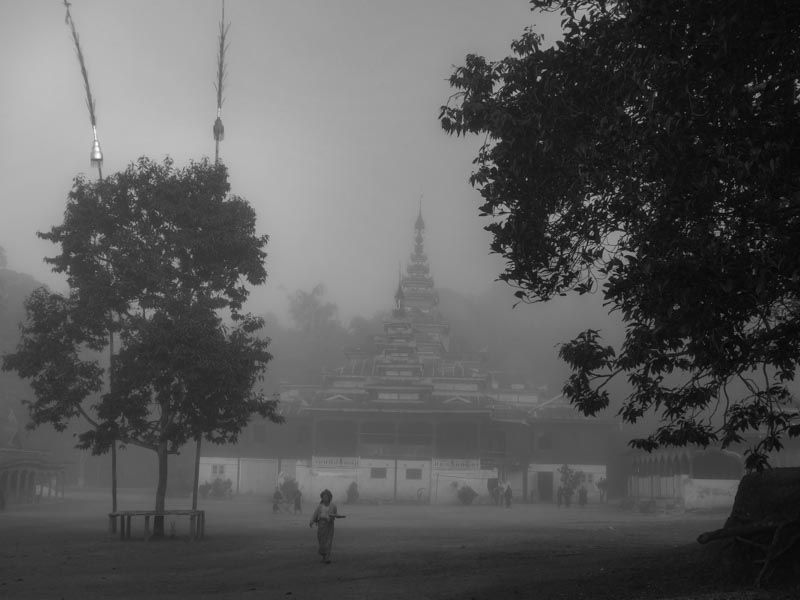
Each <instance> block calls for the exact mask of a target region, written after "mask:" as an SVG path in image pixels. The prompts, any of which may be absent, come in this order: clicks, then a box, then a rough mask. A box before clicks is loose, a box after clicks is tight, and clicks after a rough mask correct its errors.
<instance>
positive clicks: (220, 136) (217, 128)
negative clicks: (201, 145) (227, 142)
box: [214, 117, 225, 142]
mask: <svg viewBox="0 0 800 600" xmlns="http://www.w3.org/2000/svg"><path fill="white" fill-rule="evenodd" d="M224 139H225V127H224V126H223V125H222V119H220V118H219V117H217V120H216V121H214V140H216V141H217V142H221V141H222V140H224Z"/></svg>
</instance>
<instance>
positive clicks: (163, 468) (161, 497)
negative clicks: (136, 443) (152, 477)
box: [153, 441, 168, 537]
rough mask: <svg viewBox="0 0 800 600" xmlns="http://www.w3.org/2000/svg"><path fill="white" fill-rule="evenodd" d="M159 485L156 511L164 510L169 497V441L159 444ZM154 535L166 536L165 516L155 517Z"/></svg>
mask: <svg viewBox="0 0 800 600" xmlns="http://www.w3.org/2000/svg"><path fill="white" fill-rule="evenodd" d="M156 452H157V453H158V487H157V488H156V512H163V511H164V508H165V499H166V497H167V460H168V454H167V442H165V441H164V442H161V443H160V444H159V445H158V450H157V451H156ZM153 537H164V517H163V516H161V517H155V518H154V519H153Z"/></svg>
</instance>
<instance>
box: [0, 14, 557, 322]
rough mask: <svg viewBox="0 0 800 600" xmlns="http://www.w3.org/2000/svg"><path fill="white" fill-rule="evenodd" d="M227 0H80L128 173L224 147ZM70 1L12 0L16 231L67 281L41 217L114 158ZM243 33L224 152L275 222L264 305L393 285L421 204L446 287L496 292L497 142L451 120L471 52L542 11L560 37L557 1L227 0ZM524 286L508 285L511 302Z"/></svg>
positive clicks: (360, 307)
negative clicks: (322, 291)
mask: <svg viewBox="0 0 800 600" xmlns="http://www.w3.org/2000/svg"><path fill="white" fill-rule="evenodd" d="M220 6H221V3H220V2H219V0H213V1H212V0H208V1H202V0H171V1H169V2H163V1H155V0H136V1H133V0H120V1H117V2H107V1H102V0H79V1H75V2H73V3H72V7H71V12H72V17H73V19H74V22H75V24H76V27H77V30H78V33H79V35H80V43H81V45H82V49H83V53H84V56H85V60H86V67H87V70H88V77H89V83H90V86H91V89H92V94H93V95H94V97H95V100H96V114H97V131H98V138H99V141H100V144H101V146H102V149H103V153H104V157H105V161H104V165H103V173H104V174H105V175H108V174H111V173H115V172H117V171H120V170H122V169H124V168H125V166H126V165H127V164H128V163H130V162H131V161H134V160H135V159H137V158H138V157H139V156H142V155H147V156H149V157H151V158H153V159H155V160H161V159H162V158H163V157H165V156H167V155H169V156H171V157H173V158H174V159H175V161H176V164H177V165H178V166H181V165H184V164H186V162H187V161H188V160H190V159H199V158H201V157H203V156H211V157H213V155H214V140H213V137H212V132H211V128H212V124H213V122H214V118H215V117H216V93H215V90H214V87H213V83H214V81H215V73H216V51H217V31H218V24H219V20H220ZM64 16H65V9H64V6H63V5H61V3H59V2H57V1H55V0H51V1H47V2H44V1H29V0H24V1H23V0H9V1H5V2H2V3H0V52H2V56H3V57H4V59H3V61H1V62H0V81H2V82H3V90H4V92H3V94H2V95H0V114H2V119H3V125H4V127H3V130H4V141H3V144H2V149H1V150H0V152H2V157H1V159H0V171H1V172H2V177H0V198H2V202H3V219H2V220H0V246H3V247H4V248H5V250H6V254H7V257H8V266H9V268H11V269H13V270H16V271H20V272H25V273H29V274H31V275H32V276H34V277H35V278H36V279H37V280H39V281H42V282H44V283H46V284H48V285H50V286H51V287H53V288H54V289H56V290H61V289H63V288H64V281H63V279H62V278H60V277H58V276H56V275H54V274H52V273H51V272H50V270H49V267H48V266H47V265H45V264H44V263H43V261H42V259H43V258H44V257H45V256H52V255H54V254H56V250H57V249H56V248H54V247H53V246H52V245H51V244H50V243H48V242H44V241H42V240H38V239H37V237H36V235H35V234H36V232H37V231H46V230H48V229H49V228H50V227H52V226H54V225H56V224H59V223H60V222H61V218H62V215H63V210H64V205H65V201H66V197H67V193H68V192H69V190H70V188H71V185H72V179H73V178H74V177H75V176H76V175H77V174H78V173H86V174H87V176H88V177H93V176H95V175H96V171H94V170H93V169H92V168H91V167H90V165H89V151H90V149H91V144H92V132H91V126H90V120H89V115H88V111H87V108H86V105H85V92H84V89H83V81H82V79H81V75H80V69H79V65H78V61H77V59H76V56H75V51H74V47H73V43H72V39H71V37H70V34H69V29H68V27H67V26H66V25H65V21H64ZM225 19H226V21H228V22H230V31H229V42H230V47H229V50H228V52H227V55H226V63H227V71H228V74H227V80H226V84H225V88H224V96H225V101H224V104H223V107H222V120H223V122H224V125H225V139H224V141H223V142H222V143H221V147H220V155H221V158H222V160H223V161H224V162H225V163H226V165H227V166H228V168H229V170H230V182H231V186H232V191H233V193H235V194H237V195H240V196H242V197H244V198H246V199H247V200H248V201H249V202H250V203H251V204H252V205H253V206H254V207H255V209H256V211H257V215H258V219H259V221H258V226H259V230H260V233H266V234H268V235H269V236H270V238H271V239H270V243H269V246H268V253H269V256H268V262H267V267H268V271H269V273H270V276H269V279H268V282H267V284H266V285H264V286H261V287H260V288H258V289H256V290H254V291H253V294H252V297H251V300H252V301H251V310H252V311H253V312H256V313H262V312H273V313H276V314H278V315H281V316H285V310H286V296H287V293H290V292H291V291H293V290H295V289H310V288H311V287H312V286H313V285H315V284H316V283H319V282H324V283H325V284H326V286H327V289H328V294H329V297H330V299H331V300H332V301H333V302H335V303H336V304H337V305H338V306H339V310H340V314H341V316H342V318H343V320H345V321H347V320H349V319H350V318H352V317H353V316H355V315H367V316H369V315H371V314H372V313H374V312H375V311H377V310H381V309H384V308H385V307H386V306H387V300H389V301H390V300H391V296H392V294H393V292H394V287H395V285H396V277H397V266H398V263H399V262H405V261H406V260H407V257H408V254H409V252H410V249H411V236H412V233H413V229H412V227H413V221H414V218H415V217H416V212H417V209H418V203H419V201H420V197H421V198H422V207H423V212H424V215H425V220H426V224H427V226H428V232H427V233H428V237H427V242H426V249H427V252H428V255H429V256H430V259H431V265H432V268H433V271H434V276H435V277H436V282H437V284H438V285H439V286H441V287H445V288H449V289H453V290H455V291H457V292H460V293H483V292H485V291H486V290H487V289H488V288H489V287H490V286H491V284H492V281H493V280H494V279H495V278H496V277H497V275H498V274H499V273H500V272H501V271H502V261H501V260H500V259H499V258H498V257H497V256H490V255H489V253H488V246H489V241H490V240H489V235H488V234H487V233H486V232H485V231H483V225H484V224H485V223H484V222H483V220H482V219H481V218H479V216H478V206H479V204H480V198H479V195H478V193H477V192H476V191H475V190H474V189H472V188H471V187H470V186H469V184H468V177H469V174H470V172H471V169H472V164H471V161H472V159H473V158H474V156H475V154H476V151H477V148H478V144H479V142H480V140H477V139H466V140H465V139H456V138H450V137H448V136H447V135H445V134H444V132H443V131H442V130H441V129H440V127H439V124H438V121H437V116H438V111H439V107H440V106H441V105H442V104H444V103H445V102H446V101H447V98H448V96H449V95H450V93H451V90H450V88H449V86H448V83H447V81H446V80H447V78H448V77H449V75H450V74H451V72H452V71H453V68H454V65H461V64H463V62H464V57H465V55H466V54H467V53H477V54H481V55H484V56H486V57H487V58H490V59H500V58H502V57H504V56H506V55H508V54H509V53H510V43H511V41H512V40H513V39H515V38H517V37H519V35H520V34H521V33H522V31H523V28H524V27H525V26H527V25H535V28H536V30H537V31H540V32H542V33H544V34H545V36H546V39H547V40H549V41H550V42H552V41H553V40H554V39H555V38H556V37H557V35H558V21H559V18H558V16H554V15H546V16H541V15H534V14H533V13H531V12H530V10H529V4H528V2H527V1H525V0H504V1H502V2H492V3H489V2H484V1H482V0H440V1H437V2H427V1H424V0H412V1H410V2H370V1H359V0H337V1H335V2H330V1H325V0H315V1H305V2H261V1H256V0H252V1H246V0H232V1H229V2H227V4H226V13H225ZM512 300H513V299H512V298H511V295H510V294H509V302H508V304H511V302H512Z"/></svg>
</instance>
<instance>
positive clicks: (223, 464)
mask: <svg viewBox="0 0 800 600" xmlns="http://www.w3.org/2000/svg"><path fill="white" fill-rule="evenodd" d="M413 242H414V243H413V252H412V254H411V256H410V258H409V261H408V263H407V266H406V268H405V272H401V273H400V276H399V281H398V285H397V290H396V293H395V295H394V307H393V309H392V310H391V311H389V312H388V313H387V315H386V317H385V319H384V322H383V332H382V333H381V334H377V335H374V336H373V338H372V340H370V343H368V344H365V345H364V346H362V347H358V348H347V349H345V351H344V356H343V357H342V359H343V360H342V363H343V364H342V366H340V367H339V368H336V369H334V370H330V371H328V372H326V373H324V376H323V380H322V383H321V384H320V385H302V384H300V385H296V384H292V385H286V386H284V387H283V389H282V390H281V404H282V410H283V414H284V415H285V416H286V417H287V422H286V424H284V425H282V426H280V427H276V426H267V427H268V428H267V431H266V432H265V431H264V424H263V423H253V424H251V425H250V427H249V429H248V431H245V432H244V433H243V435H242V437H241V438H240V439H242V441H241V442H240V443H239V444H238V445H237V446H235V447H231V448H228V449H224V448H219V449H217V448H215V449H214V451H215V452H220V451H221V452H224V453H225V454H222V455H216V456H213V457H212V456H209V457H203V458H202V459H201V476H200V481H201V482H202V481H210V480H212V479H214V478H217V477H222V478H229V479H231V481H232V483H233V486H234V490H235V491H238V492H240V493H247V492H252V493H268V492H270V491H271V490H272V488H273V487H274V485H275V484H276V482H277V481H278V479H279V478H280V477H282V476H291V477H294V478H295V479H297V481H298V483H299V484H300V488H301V489H302V490H303V491H304V494H305V495H306V497H309V498H313V497H316V494H318V493H319V491H320V490H322V489H324V488H328V489H330V490H332V491H333V492H334V495H335V497H336V498H339V499H344V498H345V497H346V493H347V489H348V488H350V487H351V485H352V484H353V482H355V484H356V485H357V488H358V491H359V496H360V498H361V499H366V500H373V501H413V502H430V503H445V502H454V501H456V497H457V492H458V489H459V488H461V487H462V486H465V485H468V486H470V487H471V488H473V490H474V491H475V492H477V493H478V498H479V501H481V500H483V501H486V499H487V498H488V497H489V490H490V488H492V487H493V486H494V485H495V484H496V483H497V482H498V481H503V482H508V483H510V484H511V486H512V490H513V495H514V498H515V500H516V501H541V502H552V501H553V500H554V496H555V493H554V490H555V488H556V487H557V486H558V481H559V476H560V475H559V472H558V469H559V468H560V467H562V466H563V465H565V464H568V465H569V467H570V468H571V469H573V470H576V471H582V472H583V473H584V474H585V484H586V486H587V489H588V490H589V493H590V498H591V497H595V498H599V496H600V491H599V489H598V487H597V486H596V482H597V481H599V480H602V479H604V478H605V477H606V469H607V457H608V455H609V451H610V448H609V440H610V434H611V433H612V432H613V431H614V430H615V429H616V428H617V427H618V424H617V422H615V421H611V420H603V419H597V418H586V417H583V416H582V415H580V414H579V413H578V412H577V411H576V410H575V409H574V408H572V407H571V406H570V405H569V404H568V403H567V402H566V401H564V399H563V398H562V397H561V396H557V397H555V398H544V397H542V395H541V392H540V390H539V389H538V388H537V387H536V385H535V382H528V381H525V378H524V377H522V376H518V375H515V374H511V373H501V372H491V371H488V370H487V369H486V368H485V364H486V357H485V356H483V355H481V354H474V355H465V354H463V353H457V352H454V351H452V350H451V344H450V328H449V326H448V324H447V322H446V320H445V318H444V315H443V314H442V313H441V312H440V310H439V296H438V294H437V291H436V287H435V285H434V280H433V277H432V275H431V269H430V265H429V262H428V257H427V255H426V254H425V247H424V242H425V222H424V220H423V217H422V211H421V209H420V212H419V214H418V216H417V218H416V221H415V223H414V238H413ZM265 433H266V435H265Z"/></svg>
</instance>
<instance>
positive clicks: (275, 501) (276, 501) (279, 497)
mask: <svg viewBox="0 0 800 600" xmlns="http://www.w3.org/2000/svg"><path fill="white" fill-rule="evenodd" d="M281 502H283V494H282V493H281V488H280V487H278V486H277V485H276V486H275V491H274V492H273V494H272V512H273V514H278V513H279V512H281Z"/></svg>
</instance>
